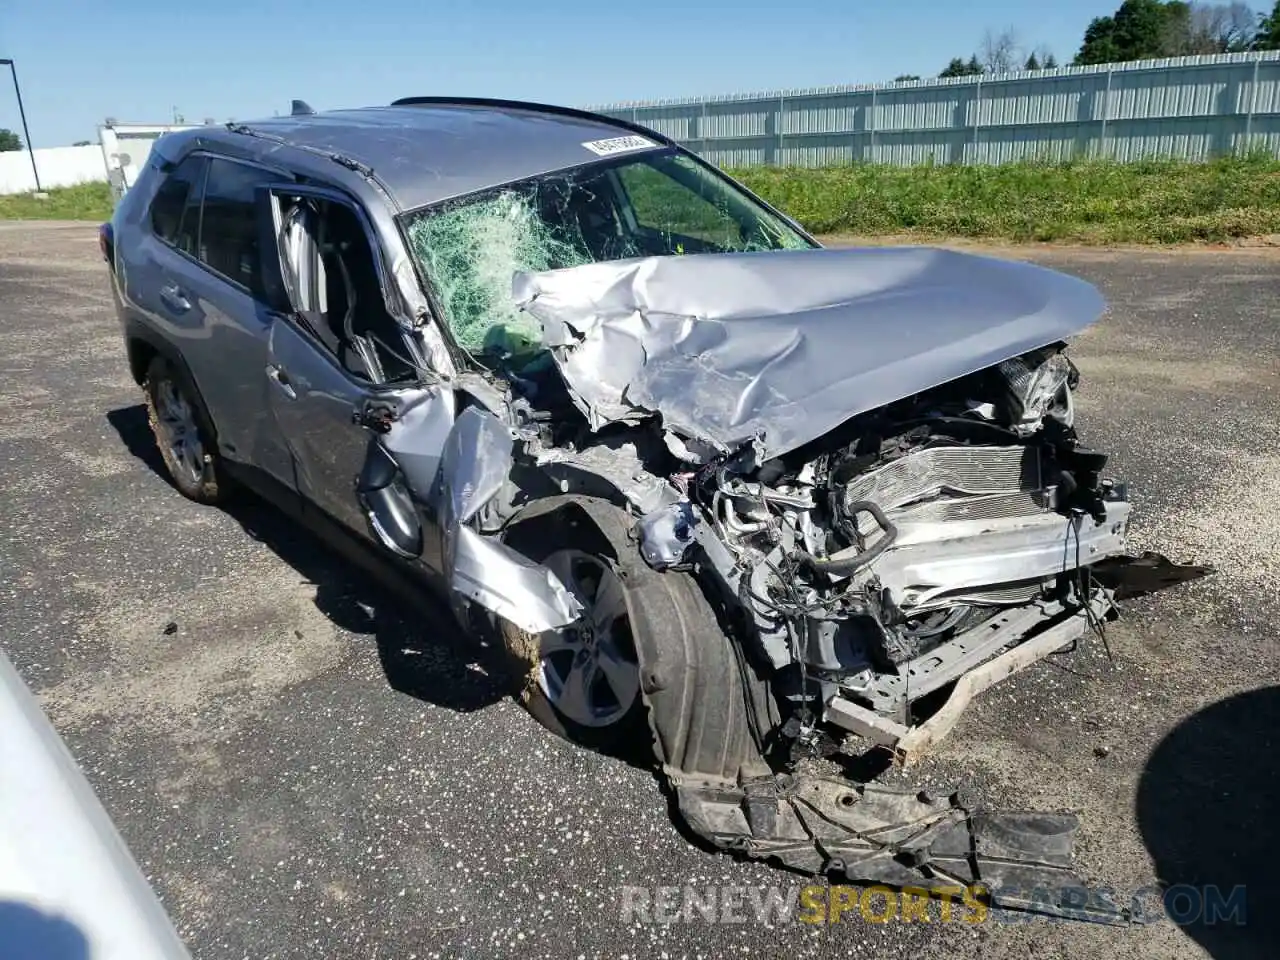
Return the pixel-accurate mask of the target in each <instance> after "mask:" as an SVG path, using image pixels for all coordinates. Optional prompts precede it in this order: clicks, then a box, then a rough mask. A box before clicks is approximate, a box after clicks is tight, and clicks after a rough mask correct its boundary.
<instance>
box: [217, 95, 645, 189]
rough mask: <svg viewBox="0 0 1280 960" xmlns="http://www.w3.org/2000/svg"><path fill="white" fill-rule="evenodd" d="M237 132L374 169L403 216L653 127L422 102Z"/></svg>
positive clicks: (536, 109)
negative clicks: (597, 144) (318, 152)
mask: <svg viewBox="0 0 1280 960" xmlns="http://www.w3.org/2000/svg"><path fill="white" fill-rule="evenodd" d="M229 128H230V129H231V130H232V131H233V132H236V133H240V134H250V135H259V136H264V137H267V138H270V139H273V140H277V141H283V142H284V143H287V144H290V145H293V146H297V147H301V148H303V149H307V150H311V151H320V152H322V153H327V154H330V155H334V156H335V157H340V158H341V160H340V161H339V162H343V163H345V164H346V165H347V166H351V165H352V163H351V162H352V161H354V163H355V164H358V165H359V166H361V167H363V168H366V169H367V170H368V171H370V172H372V174H373V176H374V177H376V178H377V180H378V181H379V182H380V183H381V184H382V185H383V186H384V187H385V188H386V190H387V191H388V192H389V193H390V194H391V197H392V199H393V200H394V201H395V202H396V204H397V205H399V206H400V207H401V209H404V210H412V209H415V208H417V207H422V206H425V205H427V204H432V203H438V202H440V201H442V200H448V199H450V198H453V197H459V196H463V195H465V194H468V193H474V192H475V191H477V190H483V189H485V188H488V187H495V186H499V185H501V184H504V183H510V182H512V181H515V180H523V179H525V178H527V177H533V176H538V175H539V174H543V173H549V172H551V171H553V170H563V169H566V168H569V167H574V166H578V165H580V164H584V163H590V162H592V161H596V160H599V159H601V154H600V153H598V152H596V151H593V150H591V149H589V148H588V147H586V146H584V144H586V143H594V142H596V141H600V140H609V139H613V138H615V137H620V136H630V135H634V134H641V135H643V136H646V137H647V138H648V139H649V140H651V141H652V142H653V143H654V145H655V146H658V147H660V146H666V145H668V144H669V141H668V140H666V138H665V137H662V136H660V135H658V134H655V133H654V132H653V131H650V130H646V129H645V128H642V127H638V126H635V125H632V124H628V123H625V122H623V121H619V120H613V119H610V118H608V117H602V116H597V115H595V114H590V113H586V112H584V111H578V110H572V109H568V108H561V107H549V106H545V105H541V104H527V103H520V102H517V101H499V100H472V99H466V100H446V99H443V98H425V97H424V98H415V99H413V100H411V101H397V102H396V103H395V104H392V105H391V106H386V107H363V108H360V109H354V110H329V111H324V112H320V113H303V114H300V115H294V116H288V117H275V118H272V119H269V120H255V121H250V122H247V123H234V124H229Z"/></svg>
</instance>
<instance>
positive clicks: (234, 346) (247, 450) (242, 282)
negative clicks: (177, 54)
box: [137, 154, 294, 487]
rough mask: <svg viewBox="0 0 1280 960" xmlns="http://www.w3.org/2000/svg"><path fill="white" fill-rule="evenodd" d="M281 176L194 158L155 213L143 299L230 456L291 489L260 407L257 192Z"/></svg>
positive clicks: (263, 348) (265, 327)
mask: <svg viewBox="0 0 1280 960" xmlns="http://www.w3.org/2000/svg"><path fill="white" fill-rule="evenodd" d="M283 179H284V177H283V176H282V175H280V174H278V173H276V172H274V171H271V170H268V169H266V168H263V167H260V166H256V165H254V164H249V163H245V162H242V161H240V160H234V159H231V158H227V157H220V156H213V155H204V154H193V155H190V156H188V157H186V158H185V159H183V160H182V161H181V163H179V165H178V166H177V167H176V168H175V169H174V170H173V171H172V172H171V173H170V174H169V176H168V178H167V179H166V181H165V182H164V183H163V184H162V185H161V187H160V188H159V190H158V191H157V194H156V198H155V200H153V202H152V207H151V224H152V233H153V236H154V238H155V241H156V242H155V244H154V250H153V251H152V252H153V256H152V258H151V264H152V267H153V270H152V275H151V276H148V277H146V278H143V279H142V280H141V282H140V283H139V284H138V285H137V288H138V289H139V291H140V298H141V299H142V300H143V301H145V302H143V303H139V304H138V305H139V307H141V308H142V309H144V310H145V311H146V312H147V313H148V315H149V316H150V317H151V319H152V322H153V323H154V324H155V325H156V326H157V327H159V328H160V329H161V330H162V331H163V332H164V333H165V335H166V337H167V338H168V339H169V340H170V341H171V342H173V343H175V344H176V345H177V347H178V349H179V351H180V352H181V354H182V358H183V360H184V361H185V362H186V365H187V367H188V369H189V370H190V371H191V375H192V377H193V378H194V380H195V383H196V387H197V389H198V390H199V391H200V395H201V398H202V399H203V400H204V403H205V406H206V407H208V409H209V414H210V417H211V418H212V420H213V423H214V427H215V429H216V430H217V433H218V447H219V450H220V452H221V453H222V454H223V456H225V457H226V458H227V459H229V460H233V461H239V462H241V463H245V464H249V465H252V466H256V467H258V468H260V469H262V470H264V471H266V472H267V473H268V474H270V475H271V476H273V477H275V478H276V479H277V480H279V481H281V482H283V483H285V484H286V485H287V486H289V487H292V486H293V485H294V484H293V471H292V463H291V459H290V456H289V452H288V449H287V447H286V446H285V444H284V442H283V440H282V438H281V437H280V436H279V433H278V431H277V430H275V429H274V424H273V421H272V419H271V417H270V415H269V413H268V411H267V410H266V409H265V405H264V404H263V377H264V372H263V371H264V370H265V369H266V366H267V340H268V337H269V334H270V328H271V322H272V315H271V313H270V311H269V310H268V309H267V307H266V305H265V303H264V299H265V298H264V295H263V289H262V266H261V257H260V254H259V220H258V203H259V200H258V198H257V195H256V191H257V188H258V187H260V186H263V185H265V184H268V183H278V182H281V181H282V180H283Z"/></svg>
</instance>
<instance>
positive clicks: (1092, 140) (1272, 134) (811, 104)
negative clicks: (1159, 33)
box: [596, 51, 1280, 166]
mask: <svg viewBox="0 0 1280 960" xmlns="http://www.w3.org/2000/svg"><path fill="white" fill-rule="evenodd" d="M596 109H597V110H599V112H601V113H605V114H609V115H611V116H615V117H619V118H620V119H624V120H634V121H636V122H638V123H642V124H644V125H646V126H648V127H650V128H652V129H654V130H656V131H658V132H659V133H661V134H664V135H665V136H669V137H671V138H672V139H674V140H677V141H679V142H680V143H683V144H685V145H686V146H688V147H689V148H690V149H693V150H695V151H697V152H698V153H700V154H702V155H703V156H705V157H706V158H707V159H708V160H711V161H712V162H713V163H717V164H719V165H721V166H753V165H759V164H774V165H786V166H824V165H830V164H841V163H855V162H874V163H889V164H898V165H910V164H919V163H1009V162H1013V161H1018V160H1028V159H1046V160H1065V159H1069V158H1072V157H1080V156H1102V157H1114V158H1116V159H1119V160H1139V159H1145V158H1153V157H1181V158H1184V159H1189V160H1204V159H1208V158H1209V157H1213V156H1217V155H1221V154H1224V153H1230V152H1232V151H1236V150H1245V149H1254V150H1266V151H1269V152H1271V153H1277V154H1280V51H1266V52H1263V53H1244V54H1219V55H1214V56H1207V57H1176V58H1172V59H1167V60H1143V61H1137V62H1134V63H1117V64H1104V65H1101V66H1092V67H1066V68H1063V69H1061V70H1040V71H1035V72H1025V71H1024V72H1020V73H1011V74H1001V75H996V76H983V77H977V78H974V77H959V78H954V79H948V80H928V81H908V82H905V83H893V84H880V85H862V86H847V87H826V88H820V89H810V90H775V91H770V92H767V93H759V94H732V95H728V96H719V97H706V98H697V97H694V98H688V99H684V100H668V101H653V102H647V103H635V104H614V105H611V106H607V107H600V108H596Z"/></svg>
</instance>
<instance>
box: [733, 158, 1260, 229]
mask: <svg viewBox="0 0 1280 960" xmlns="http://www.w3.org/2000/svg"><path fill="white" fill-rule="evenodd" d="M732 173H733V175H734V176H736V177H738V178H740V179H741V180H742V181H743V182H744V183H746V184H747V186H749V187H750V188H751V189H752V190H754V191H755V192H756V193H758V194H760V195H761V196H762V197H764V198H765V199H766V200H768V201H769V202H771V203H773V204H775V205H776V206H778V207H780V208H782V209H783V210H785V211H786V212H787V213H789V214H790V215H791V216H793V217H795V218H796V219H797V220H799V221H800V222H801V223H802V224H804V226H805V227H806V228H807V229H808V230H810V231H811V232H814V233H819V234H832V233H842V234H853V235H857V236H868V237H870V236H884V235H888V234H895V235H908V236H918V237H974V238H990V239H1000V240H1018V241H1037V240H1041V241H1044V240H1065V241H1074V242H1085V243H1184V242H1193V241H1222V240H1230V239H1235V238H1240V237H1257V236H1264V235H1268V234H1280V161H1277V160H1276V159H1275V158H1274V157H1271V156H1267V155H1263V154H1253V155H1248V156H1243V157H1225V158H1222V159H1218V160H1214V161H1211V162H1209V163H1188V162H1184V161H1176V160H1159V161H1155V160H1153V161H1143V162H1138V163H1116V162H1113V161H1103V160H1076V161H1068V162H1062V163H1044V162H1036V163H1015V164H1007V165H1005V166H999V167H980V166H972V167H969V166H944V165H938V166H919V167H889V166H871V165H854V166H843V167H826V168H821V169H814V170H808V169H799V168H776V167H754V168H751V169H745V170H734V171H732Z"/></svg>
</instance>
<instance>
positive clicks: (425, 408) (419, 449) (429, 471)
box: [382, 387, 457, 500]
mask: <svg viewBox="0 0 1280 960" xmlns="http://www.w3.org/2000/svg"><path fill="white" fill-rule="evenodd" d="M393 398H394V410H393V413H394V419H392V420H390V421H389V423H388V428H387V432H386V433H385V434H384V435H383V436H382V444H383V446H385V447H386V448H387V450H388V451H389V452H390V453H391V454H392V455H393V457H394V459H395V461H396V463H397V464H398V465H399V467H400V469H401V471H403V473H404V476H405V480H407V481H408V484H409V488H410V489H411V490H412V491H413V492H414V494H415V495H416V496H417V497H418V498H419V499H420V500H425V499H426V498H427V497H429V496H430V495H431V490H432V487H433V485H434V484H435V479H436V472H437V471H438V470H439V468H440V461H441V449H442V448H443V446H444V444H445V439H446V438H447V437H448V436H449V435H450V431H452V430H453V429H454V419H455V410H456V409H457V399H456V397H455V395H454V392H453V391H452V390H447V389H442V388H440V387H426V388H420V389H419V388H414V389H410V390H402V391H398V392H396V393H395V394H394V395H393Z"/></svg>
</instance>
